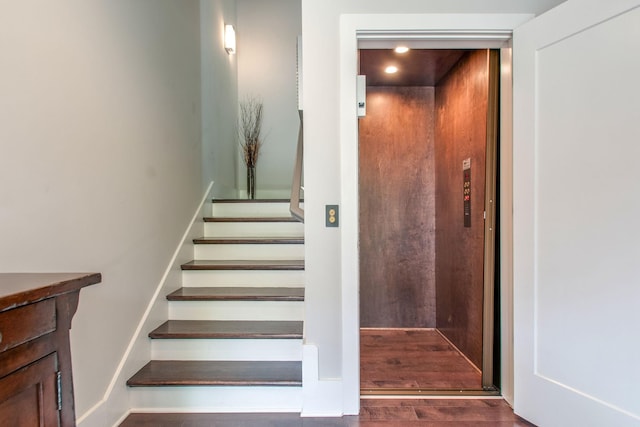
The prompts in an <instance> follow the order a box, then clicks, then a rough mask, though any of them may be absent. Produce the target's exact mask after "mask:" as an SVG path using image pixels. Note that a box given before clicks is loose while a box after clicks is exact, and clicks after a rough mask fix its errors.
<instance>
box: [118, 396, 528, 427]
mask: <svg viewBox="0 0 640 427" xmlns="http://www.w3.org/2000/svg"><path fill="white" fill-rule="evenodd" d="M152 426H153V427H404V426H408V427H427V426H429V427H458V426H460V427H472V426H473V427H516V426H517V427H530V426H533V424H531V423H528V422H526V421H525V420H523V419H521V418H520V417H518V416H516V415H514V413H513V411H512V410H511V408H510V407H509V405H507V404H506V402H504V400H502V399H416V400H395V399H363V400H362V401H361V409H360V415H358V416H345V417H342V418H301V417H300V415H299V414H131V415H129V417H127V419H126V420H125V421H124V422H123V423H122V424H120V427H152Z"/></svg>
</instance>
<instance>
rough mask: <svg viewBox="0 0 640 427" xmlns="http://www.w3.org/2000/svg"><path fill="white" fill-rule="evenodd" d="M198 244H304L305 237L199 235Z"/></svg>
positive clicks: (196, 242)
mask: <svg viewBox="0 0 640 427" xmlns="http://www.w3.org/2000/svg"><path fill="white" fill-rule="evenodd" d="M193 243H194V244H196V245H302V244H304V237H199V238H197V239H193Z"/></svg>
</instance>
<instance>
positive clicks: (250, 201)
mask: <svg viewBox="0 0 640 427" xmlns="http://www.w3.org/2000/svg"><path fill="white" fill-rule="evenodd" d="M212 203H241V204H251V203H291V200H290V199H213V200H212Z"/></svg>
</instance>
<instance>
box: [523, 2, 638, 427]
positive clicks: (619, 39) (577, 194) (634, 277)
mask: <svg viewBox="0 0 640 427" xmlns="http://www.w3.org/2000/svg"><path fill="white" fill-rule="evenodd" d="M513 55H514V68H513V75H514V163H513V170H514V190H513V191H514V365H515V369H514V409H515V411H516V413H518V414H519V415H521V416H523V417H524V418H526V419H528V420H530V421H532V422H533V423H535V424H537V425H540V426H545V427H546V426H581V427H582V426H616V427H617V426H638V425H640V1H639V0H606V1H603V0H580V1H578V0H569V1H568V2H566V3H563V4H562V5H560V6H558V7H557V8H555V9H553V10H551V11H550V12H548V13H546V14H544V15H541V16H539V17H538V18H536V19H534V20H532V21H530V22H528V23H526V24H525V25H523V26H521V27H519V28H518V29H516V31H515V32H514V44H513Z"/></svg>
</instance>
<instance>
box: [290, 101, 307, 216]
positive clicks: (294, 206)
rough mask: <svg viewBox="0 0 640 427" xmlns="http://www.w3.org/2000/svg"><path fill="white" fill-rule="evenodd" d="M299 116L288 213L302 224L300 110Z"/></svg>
mask: <svg viewBox="0 0 640 427" xmlns="http://www.w3.org/2000/svg"><path fill="white" fill-rule="evenodd" d="M298 113H299V114H300V128H299V129H298V147H297V148H296V160H295V164H294V167H293V181H292V182H291V199H290V202H289V212H291V216H293V217H294V218H296V219H297V220H298V221H300V222H304V209H302V207H301V206H300V191H301V190H303V187H302V149H303V143H302V140H303V132H302V110H299V111H298Z"/></svg>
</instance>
